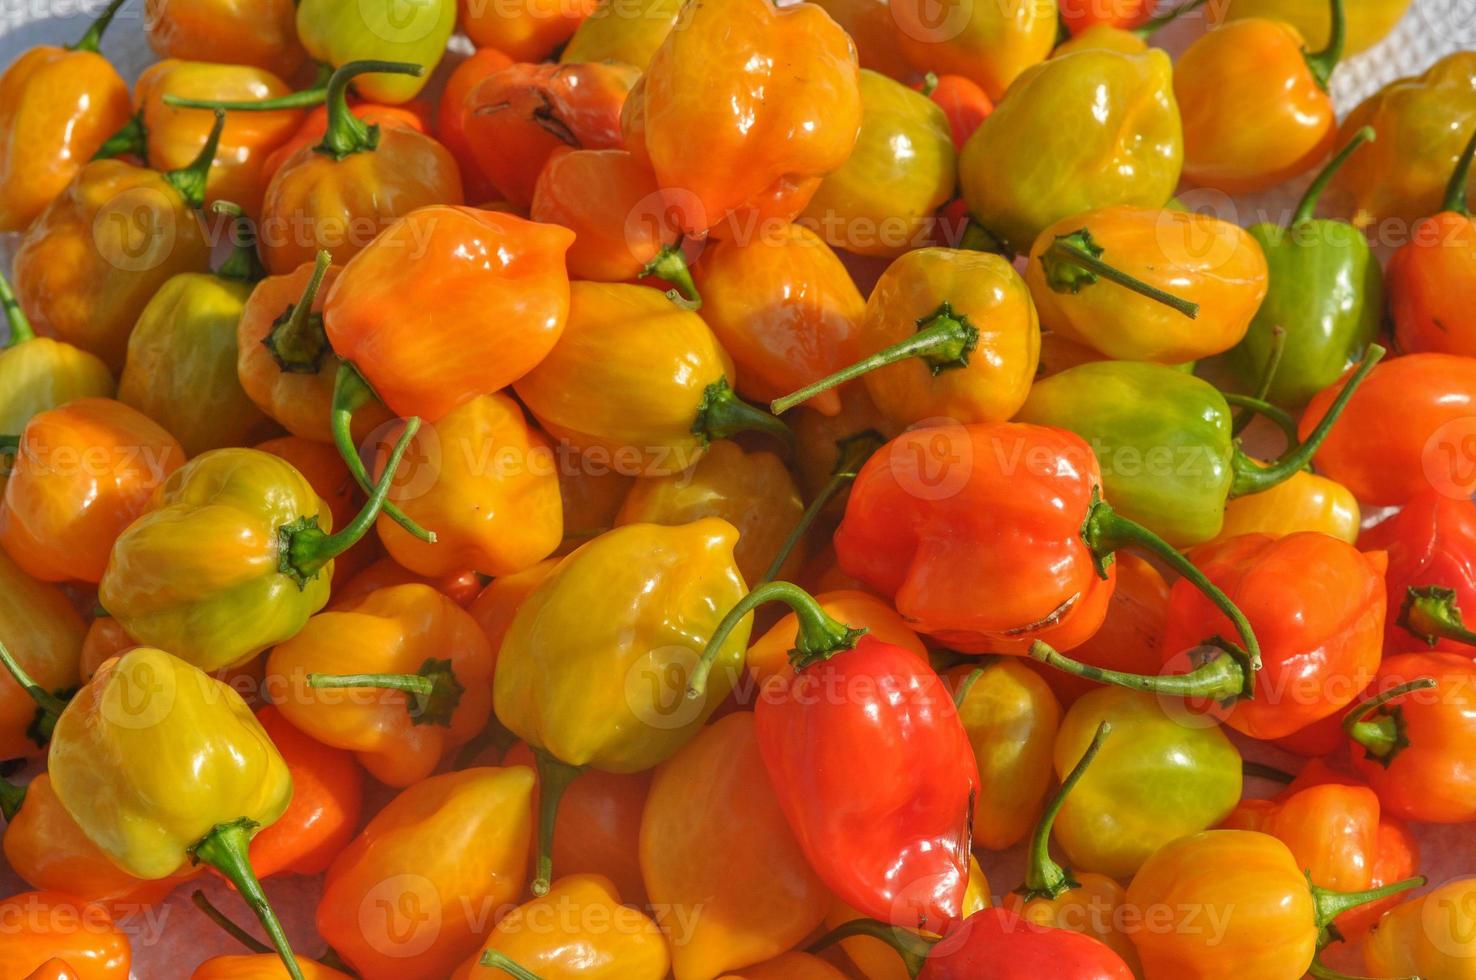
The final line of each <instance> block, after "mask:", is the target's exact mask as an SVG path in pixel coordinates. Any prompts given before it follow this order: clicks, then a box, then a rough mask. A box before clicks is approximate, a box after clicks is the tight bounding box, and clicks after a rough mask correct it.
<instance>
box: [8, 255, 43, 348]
mask: <svg viewBox="0 0 1476 980" xmlns="http://www.w3.org/2000/svg"><path fill="white" fill-rule="evenodd" d="M0 307H4V308H5V322H6V324H7V325H9V327H10V337H9V339H8V340H7V341H6V344H5V346H6V347H7V348H9V347H14V346H15V345H16V344H23V343H25V342H26V341H28V340H35V339H36V331H35V329H34V328H33V327H32V326H31V321H30V318H29V317H27V316H26V311H25V310H23V309H21V305H20V300H18V299H16V298H15V292H14V291H13V290H12V289H11V288H10V280H8V279H6V278H5V274H4V273H0Z"/></svg>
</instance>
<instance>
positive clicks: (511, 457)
mask: <svg viewBox="0 0 1476 980" xmlns="http://www.w3.org/2000/svg"><path fill="white" fill-rule="evenodd" d="M398 438H399V433H398V431H397V430H396V428H395V427H391V428H390V429H389V431H388V432H386V434H385V435H384V437H383V438H382V439H381V440H380V442H379V452H378V462H377V463H376V465H375V468H374V478H375V479H376V480H378V479H380V478H381V477H382V476H383V475H384V467H385V465H386V464H387V461H388V457H389V455H390V447H392V446H393V445H394V443H395V441H396V440H397V439H398ZM406 452H407V454H408V455H410V457H411V458H421V459H424V460H426V467H425V469H424V470H420V469H417V470H416V471H414V472H412V471H409V470H402V471H401V472H400V473H399V474H397V476H396V483H395V485H393V486H391V488H390V492H389V500H390V501H392V502H394V503H396V504H398V505H399V506H400V508H401V509H402V510H403V511H404V512H405V513H406V514H408V515H409V516H410V518H411V519H412V520H414V521H415V522H416V523H418V524H420V525H421V526H422V527H424V528H427V529H428V530H430V531H431V532H432V533H434V534H435V535H436V540H435V542H434V543H432V544H427V543H426V542H424V541H422V540H420V539H419V538H417V537H415V536H413V535H411V534H410V533H409V532H408V531H406V530H405V529H404V528H403V527H401V526H400V525H399V524H397V523H396V522H395V521H394V520H393V519H392V518H390V517H386V516H385V515H384V514H381V515H380V517H379V520H378V521H376V522H375V527H376V529H377V530H378V532H379V540H380V542H381V543H382V544H383V545H384V549H385V550H386V551H388V552H389V554H390V557H391V558H393V559H395V561H397V562H399V563H400V564H401V565H403V566H404V567H406V568H408V569H409V570H410V571H412V572H415V573H416V574H418V575H424V576H428V577H430V578H441V577H443V576H449V575H454V574H456V573H457V572H460V571H463V570H465V569H468V568H470V569H474V570H476V571H478V572H481V573H482V574H484V575H491V576H494V577H495V576H499V575H508V574H510V573H513V572H520V571H522V570H523V569H525V568H528V567H530V566H532V565H536V564H537V563H538V562H540V561H542V560H543V559H545V558H547V557H548V556H549V555H551V554H553V552H554V549H556V548H557V547H558V546H559V541H560V540H562V538H563V536H564V521H563V508H562V505H561V501H560V497H559V478H558V474H557V469H558V461H557V458H556V457H555V456H554V453H553V449H552V447H551V446H550V445H549V443H548V440H547V439H546V438H545V437H544V436H543V434H542V433H540V432H539V431H537V430H536V429H534V428H533V427H532V426H531V425H530V424H529V423H528V421H527V420H526V419H524V418H523V410H522V409H521V408H520V407H519V406H518V403H517V402H516V401H514V400H513V399H512V398H511V397H510V396H509V395H506V394H502V393H499V394H495V395H482V396H481V397H479V398H473V399H472V400H471V401H469V402H466V403H465V404H463V405H460V406H458V407H457V408H455V409H453V410H452V411H451V412H449V413H448V414H446V415H445V416H443V417H442V418H441V420H440V421H438V422H436V423H435V424H433V425H427V426H424V427H422V428H421V429H420V431H418V432H417V433H416V434H415V435H414V436H413V437H412V439H411V442H410V448H409V449H408V450H406Z"/></svg>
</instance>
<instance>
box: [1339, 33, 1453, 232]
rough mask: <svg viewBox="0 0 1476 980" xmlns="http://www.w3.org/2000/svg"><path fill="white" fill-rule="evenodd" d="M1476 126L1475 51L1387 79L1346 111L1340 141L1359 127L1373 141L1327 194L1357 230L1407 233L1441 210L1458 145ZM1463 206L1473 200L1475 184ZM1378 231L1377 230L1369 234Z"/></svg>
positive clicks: (1351, 163)
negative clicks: (1344, 207) (1373, 135)
mask: <svg viewBox="0 0 1476 980" xmlns="http://www.w3.org/2000/svg"><path fill="white" fill-rule="evenodd" d="M1472 125H1476V51H1457V52H1455V53H1454V54H1450V55H1447V56H1446V57H1444V58H1442V59H1441V60H1439V61H1437V62H1436V63H1435V64H1434V65H1432V66H1431V67H1430V68H1429V69H1427V70H1426V71H1425V73H1424V74H1423V75H1416V76H1414V77H1411V78H1402V79H1399V80H1398V81H1394V82H1390V83H1389V84H1388V85H1386V86H1384V87H1383V88H1382V89H1380V90H1379V91H1378V92H1376V93H1375V94H1373V95H1371V96H1369V97H1368V98H1367V99H1365V100H1364V102H1363V103H1362V104H1361V105H1359V106H1358V107H1357V108H1356V109H1354V110H1353V111H1352V112H1351V113H1349V114H1348V117H1347V118H1346V119H1345V120H1344V121H1343V126H1342V129H1341V130H1340V131H1339V133H1338V139H1339V140H1340V141H1346V140H1347V139H1349V138H1351V137H1352V134H1354V133H1356V132H1357V131H1358V130H1359V129H1361V128H1363V127H1364V126H1372V127H1374V129H1376V130H1377V131H1378V134H1379V139H1378V142H1376V143H1374V144H1373V145H1372V146H1369V147H1366V148H1365V149H1364V150H1363V152H1361V153H1359V154H1358V155H1356V156H1354V157H1353V158H1352V159H1351V160H1349V161H1348V164H1347V166H1345V167H1344V168H1343V169H1342V170H1341V171H1339V172H1338V175H1337V176H1336V177H1334V178H1333V183H1332V189H1333V192H1334V193H1335V194H1337V195H1338V196H1339V197H1340V198H1341V199H1343V200H1344V201H1346V203H1347V204H1348V205H1350V207H1349V208H1348V210H1351V211H1352V212H1353V223H1354V224H1355V225H1357V226H1358V227H1360V228H1364V227H1368V226H1371V225H1378V226H1383V225H1385V223H1386V222H1387V223H1388V227H1389V228H1390V229H1391V230H1402V229H1408V228H1409V227H1410V226H1411V225H1413V224H1414V223H1415V222H1417V221H1419V220H1420V219H1421V218H1424V217H1426V216H1427V215H1431V214H1434V213H1435V212H1437V211H1439V210H1440V206H1441V199H1442V198H1443V197H1444V196H1445V186H1446V183H1447V182H1448V181H1449V180H1450V175H1451V172H1452V171H1453V170H1454V169H1455V165H1456V160H1458V159H1459V158H1460V155H1461V148H1462V147H1463V146H1464V145H1465V142H1466V138H1467V136H1468V135H1469V133H1470V132H1471V127H1472ZM1468 187H1469V190H1468V193H1467V201H1468V202H1469V203H1476V180H1473V181H1472V182H1471V184H1469V185H1468ZM1375 230H1377V229H1375Z"/></svg>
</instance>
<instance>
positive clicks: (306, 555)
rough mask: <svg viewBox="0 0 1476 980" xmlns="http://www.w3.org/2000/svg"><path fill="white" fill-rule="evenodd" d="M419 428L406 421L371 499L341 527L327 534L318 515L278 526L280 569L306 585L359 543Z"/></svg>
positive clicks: (415, 421) (414, 422) (415, 420)
mask: <svg viewBox="0 0 1476 980" xmlns="http://www.w3.org/2000/svg"><path fill="white" fill-rule="evenodd" d="M419 429H420V419H418V418H408V419H406V420H405V431H404V432H402V433H400V439H399V441H398V442H396V443H395V448H394V450H393V451H392V452H391V453H390V458H389V462H388V464H386V466H385V468H384V473H383V475H381V476H380V478H379V483H378V485H376V486H375V488H374V492H373V493H371V494H370V495H369V500H368V501H367V502H366V503H365V504H364V507H363V509H362V510H360V511H359V513H358V516H357V517H355V518H354V519H353V520H352V521H350V522H349V523H348V525H347V526H345V527H344V528H343V529H342V530H340V531H335V532H334V533H333V534H327V533H325V532H324V531H323V530H322V529H321V528H319V527H318V519H317V518H316V517H305V518H302V519H300V520H297V521H293V522H292V523H291V524H288V525H286V526H284V527H281V528H278V529H277V536H278V538H279V539H280V540H281V545H280V555H281V559H280V567H279V570H280V571H281V572H283V573H284V574H286V575H289V576H291V577H292V578H293V579H295V580H296V581H297V583H298V586H299V587H301V586H304V585H306V584H307V582H308V580H309V579H311V578H312V577H313V576H314V575H317V574H318V572H320V571H321V570H322V569H323V566H324V565H327V564H328V563H329V562H330V561H332V560H333V559H334V558H336V557H338V556H339V555H341V554H343V553H344V552H345V551H347V550H349V549H350V548H352V547H353V546H354V545H356V544H358V543H359V539H360V538H362V537H363V536H364V535H365V534H367V533H368V532H369V529H370V528H371V527H373V526H374V522H375V520H376V519H377V518H378V517H379V512H380V510H381V509H383V507H384V502H385V498H386V497H387V496H388V495H389V489H390V484H392V483H394V480H395V471H396V470H398V469H399V467H400V460H401V458H403V457H404V455H405V450H406V449H407V448H408V447H409V445H410V440H411V439H413V438H414V437H415V433H416V432H417V431H419Z"/></svg>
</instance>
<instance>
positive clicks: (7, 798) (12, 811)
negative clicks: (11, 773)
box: [0, 779, 26, 821]
mask: <svg viewBox="0 0 1476 980" xmlns="http://www.w3.org/2000/svg"><path fill="white" fill-rule="evenodd" d="M25 802H26V788H25V787H24V786H17V785H16V784H15V783H12V782H11V781H10V780H8V779H0V813H3V814H4V815H5V819H6V820H7V821H10V820H14V819H15V815H16V814H17V813H19V812H20V808H21V805H22V804H24V803H25Z"/></svg>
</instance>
